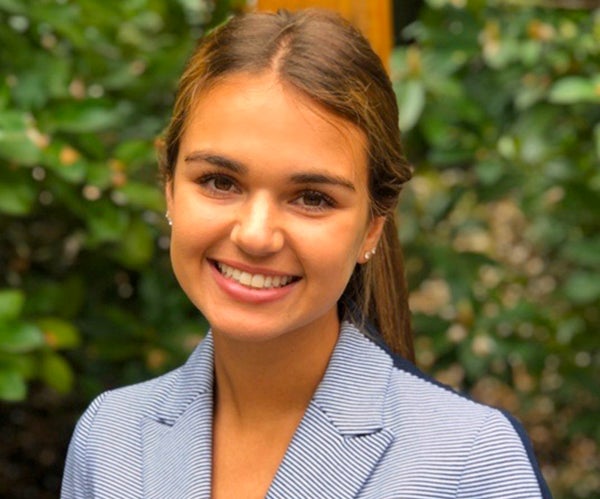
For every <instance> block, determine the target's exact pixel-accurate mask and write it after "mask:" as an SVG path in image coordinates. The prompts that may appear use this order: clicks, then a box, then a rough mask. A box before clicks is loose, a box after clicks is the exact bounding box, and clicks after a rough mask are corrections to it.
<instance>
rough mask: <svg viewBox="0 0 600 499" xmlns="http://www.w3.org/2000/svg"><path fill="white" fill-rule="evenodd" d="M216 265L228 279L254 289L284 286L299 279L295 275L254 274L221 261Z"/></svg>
mask: <svg viewBox="0 0 600 499" xmlns="http://www.w3.org/2000/svg"><path fill="white" fill-rule="evenodd" d="M215 267H216V268H217V270H218V271H219V272H220V273H221V274H222V275H223V276H224V277H226V278H227V279H231V280H232V281H235V282H237V283H239V284H241V285H243V286H246V287H248V288H253V289H274V288H282V287H284V286H287V285H288V284H290V283H292V282H294V281H297V280H298V279H299V277H297V276H293V275H267V274H253V273H250V272H247V271H244V270H240V269H236V268H235V267H232V266H230V265H226V264H224V263H221V262H215Z"/></svg>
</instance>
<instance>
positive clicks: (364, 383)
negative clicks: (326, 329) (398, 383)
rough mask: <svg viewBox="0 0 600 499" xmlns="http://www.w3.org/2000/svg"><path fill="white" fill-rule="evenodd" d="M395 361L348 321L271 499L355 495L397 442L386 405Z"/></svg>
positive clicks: (282, 468) (352, 496)
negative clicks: (387, 426) (386, 415)
mask: <svg viewBox="0 0 600 499" xmlns="http://www.w3.org/2000/svg"><path fill="white" fill-rule="evenodd" d="M391 369H392V361H391V359H390V357H389V356H388V355H387V354H385V353H384V352H383V351H382V350H381V349H380V348H379V347H377V346H376V345H375V344H374V343H373V342H372V341H371V340H368V339H367V338H365V336H364V335H363V334H362V333H360V332H359V331H358V330H357V329H356V328H355V327H354V326H352V325H351V324H349V323H344V324H343V325H342V329H341V332H340V339H339V341H338V344H337V345H336V348H335V350H334V352H333V355H332V357H331V360H330V363H329V366H328V368H327V372H326V373H325V376H324V378H323V380H322V382H321V384H320V385H319V388H318V389H317V392H316V393H315V396H314V398H313V401H312V402H311V404H310V405H309V407H308V409H307V411H306V413H305V415H304V418H303V420H302V422H301V423H300V426H299V427H298V430H297V431H296V434H295V435H294V438H293V439H292V442H291V444H290V447H289V448H288V450H287V452H286V455H285V457H284V459H283V461H282V463H281V465H280V467H279V470H278V471H277V474H276V475H275V478H274V480H273V482H272V484H271V487H270V489H269V492H268V494H267V497H268V498H289V497H299V498H300V497H336V499H338V498H339V499H342V498H354V497H356V496H358V495H359V492H360V490H361V489H362V487H363V485H364V483H365V482H366V481H367V479H368V478H369V476H371V474H372V473H373V470H374V468H375V466H376V465H377V463H378V462H379V461H380V459H381V457H382V456H383V454H384V453H385V451H386V449H387V448H388V446H389V445H390V444H391V443H392V441H393V438H394V437H393V435H392V433H391V432H389V431H388V430H386V429H385V427H384V422H383V406H384V402H385V392H386V390H387V387H388V380H389V376H390V373H391Z"/></svg>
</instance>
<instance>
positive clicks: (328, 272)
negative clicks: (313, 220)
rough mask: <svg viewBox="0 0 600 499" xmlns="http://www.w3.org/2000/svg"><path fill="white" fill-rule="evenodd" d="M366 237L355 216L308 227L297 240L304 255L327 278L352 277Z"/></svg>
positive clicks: (344, 278)
mask: <svg viewBox="0 0 600 499" xmlns="http://www.w3.org/2000/svg"><path fill="white" fill-rule="evenodd" d="M363 238H364V230H363V226H362V225H361V224H359V223H357V221H356V218H355V217H347V218H346V217H342V218H340V219H337V220H336V221H335V223H325V224H312V225H311V224H307V225H306V226H304V227H303V229H302V230H301V231H299V235H298V236H297V237H296V241H297V242H298V241H300V242H301V244H302V246H303V247H304V251H303V253H304V255H305V257H306V258H308V259H309V260H310V261H311V262H312V266H313V267H314V268H316V269H318V270H317V272H319V273H320V274H322V275H323V276H327V279H335V280H336V281H342V280H347V279H349V278H350V275H351V274H352V271H353V270H354V266H355V265H356V262H357V258H358V256H359V253H360V248H361V246H362V241H363Z"/></svg>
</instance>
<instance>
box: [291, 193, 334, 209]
mask: <svg viewBox="0 0 600 499" xmlns="http://www.w3.org/2000/svg"><path fill="white" fill-rule="evenodd" d="M305 196H314V197H316V198H318V200H319V202H320V204H319V205H316V206H315V205H310V204H303V208H305V209H307V210H309V211H325V210H327V209H329V208H334V207H335V205H336V203H335V201H334V200H333V199H332V198H331V197H330V196H328V195H327V194H324V193H322V192H320V191H314V190H306V191H302V192H301V193H300V195H299V196H297V197H296V199H295V201H300V200H302V198H304V197H305Z"/></svg>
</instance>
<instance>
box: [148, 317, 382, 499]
mask: <svg viewBox="0 0 600 499" xmlns="http://www.w3.org/2000/svg"><path fill="white" fill-rule="evenodd" d="M391 370H392V359H391V358H390V357H389V356H388V355H387V354H386V353H385V352H384V351H383V350H382V349H380V348H379V347H378V346H376V345H375V343H373V342H372V341H371V340H369V339H367V338H366V337H365V336H364V335H363V334H362V333H361V332H360V331H358V330H357V328H356V327H355V326H354V325H352V324H350V323H347V322H344V323H343V324H342V328H341V331H340V337H339V340H338V343H337V345H336V347H335V349H334V352H333V354H332V357H331V359H330V362H329V365H328V367H327V370H326V372H325V375H324V377H323V380H322V381H321V383H320V385H319V387H318V388H317V391H316V392H315V395H314V397H313V400H312V401H311V403H310V404H309V407H308V408H307V410H306V413H305V415H304V417H303V419H302V421H301V423H300V425H299V427H298V429H297V430H296V433H295V435H294V437H293V439H292V442H291V443H290V446H289V447H288V450H287V452H286V454H285V456H284V459H283V461H282V463H281V465H280V467H279V469H278V471H277V473H276V475H275V477H274V479H273V482H272V483H271V487H270V489H269V492H268V494H267V497H269V498H276V497H326V496H329V497H334V496H335V497H340V498H342V497H355V496H356V495H357V493H358V491H359V490H360V489H361V488H362V486H363V484H364V482H365V481H366V480H367V478H368V477H369V476H370V474H371V472H372V470H373V468H374V467H375V466H376V464H377V463H378V462H379V460H380V459H381V457H382V455H383V454H384V452H385V450H386V449H387V448H388V446H389V445H390V444H391V443H392V441H393V436H392V434H391V433H390V432H389V431H387V430H386V429H385V428H384V420H383V408H384V407H383V406H384V402H385V393H386V390H387V387H388V383H389V377H390V374H391ZM212 388H213V343H212V336H211V335H210V334H209V335H207V337H206V338H205V339H204V340H203V341H202V343H201V344H200V345H199V347H198V348H197V349H196V351H195V352H194V353H193V354H192V356H191V357H190V359H189V360H188V362H186V364H185V365H184V366H182V368H181V369H180V370H179V371H178V376H177V379H176V380H175V382H174V383H173V384H172V386H169V387H168V389H167V390H166V393H167V394H166V396H165V397H164V398H162V397H161V400H160V403H155V404H152V406H153V409H152V410H150V411H148V414H147V416H146V417H145V418H144V420H143V422H142V428H141V432H142V441H143V460H144V492H145V495H144V497H147V498H159V497H160V498H170V497H173V498H175V497H210V487H211V467H212V408H213V405H212V404H213V400H212V393H213V391H212ZM324 491H329V493H325V495H324ZM332 494H333V495H332Z"/></svg>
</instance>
